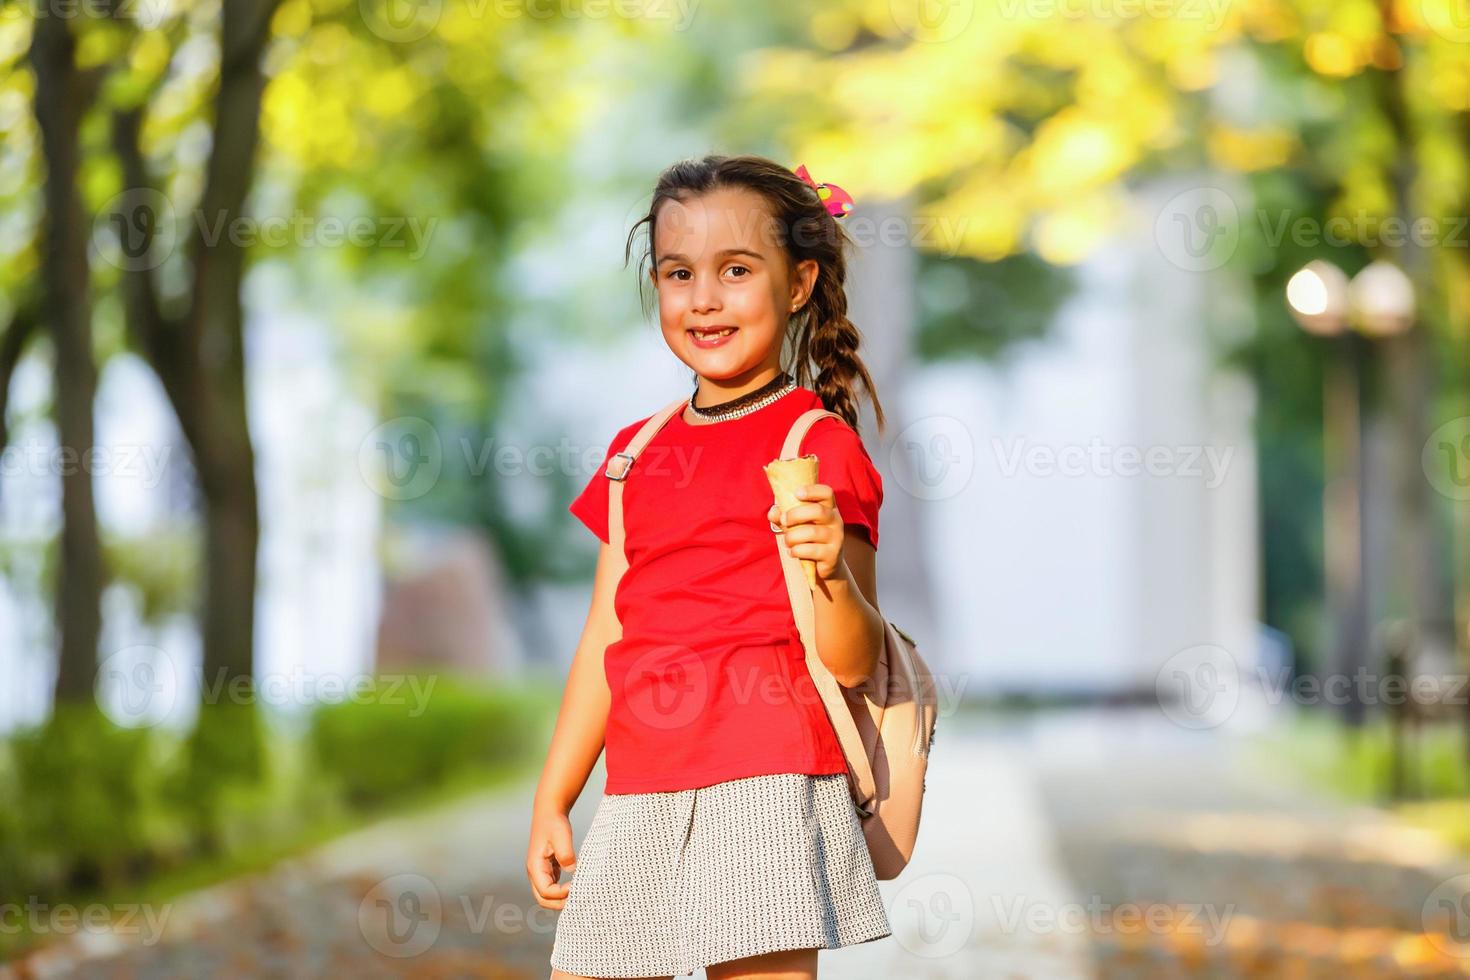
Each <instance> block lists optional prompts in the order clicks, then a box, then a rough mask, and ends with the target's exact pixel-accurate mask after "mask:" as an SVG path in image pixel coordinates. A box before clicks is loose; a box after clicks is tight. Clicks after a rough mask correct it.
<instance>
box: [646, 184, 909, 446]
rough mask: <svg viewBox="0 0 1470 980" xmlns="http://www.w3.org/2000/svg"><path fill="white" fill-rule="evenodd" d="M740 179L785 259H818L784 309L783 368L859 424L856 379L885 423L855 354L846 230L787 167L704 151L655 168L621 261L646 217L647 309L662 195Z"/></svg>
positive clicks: (689, 194)
mask: <svg viewBox="0 0 1470 980" xmlns="http://www.w3.org/2000/svg"><path fill="white" fill-rule="evenodd" d="M727 187H740V188H745V189H747V190H751V191H754V192H755V193H757V194H759V195H760V196H761V197H762V198H764V199H765V201H766V202H767V204H768V206H769V210H770V212H771V217H772V218H773V219H774V223H775V229H776V232H777V237H778V239H779V241H780V243H781V246H782V250H783V251H784V252H785V253H786V257H787V260H788V265H789V267H790V268H792V269H795V267H796V264H797V263H798V262H801V261H803V260H805V259H815V260H816V262H817V280H816V283H815V284H814V285H813V287H812V292H811V296H810V297H808V299H807V301H806V305H805V306H803V307H802V308H801V309H800V310H798V311H797V312H796V313H795V314H793V315H792V317H791V321H790V322H791V324H792V326H793V327H794V330H791V331H789V333H788V336H787V338H786V340H788V341H789V342H790V343H791V348H792V350H794V351H795V352H796V363H795V365H793V366H792V367H790V368H787V370H788V371H789V372H790V373H791V374H792V376H793V377H794V378H795V379H796V383H797V384H799V385H802V386H803V387H807V388H810V389H812V390H813V391H815V392H816V393H817V395H818V396H820V397H821V399H822V405H823V406H824V407H826V409H827V410H828V411H831V412H836V413H837V414H838V415H841V416H842V417H843V418H844V419H846V420H847V423H848V424H849V425H851V426H852V427H853V429H857V428H858V402H857V385H858V382H862V386H863V389H864V390H865V391H866V392H867V396H868V399H869V400H870V401H871V402H872V403H873V415H874V418H876V419H877V422H878V431H879V433H882V431H883V426H884V418H883V406H882V405H881V404H879V402H878V394H877V392H876V391H875V390H874V388H873V379H872V378H871V377H870V376H869V375H868V369H867V368H866V367H865V366H864V365H863V362H862V359H861V358H860V357H858V342H859V341H860V340H861V339H862V336H861V334H859V333H858V328H857V327H856V326H855V325H854V324H853V322H852V321H851V320H849V319H848V318H847V292H846V290H845V289H844V288H843V284H844V282H845V281H846V279H847V259H846V256H845V249H846V248H847V247H849V246H851V244H852V240H851V239H850V238H849V237H848V235H847V232H846V231H845V230H843V228H842V227H841V224H840V222H839V221H838V219H837V218H835V217H833V216H832V215H831V214H830V213H829V212H828V211H827V206H826V205H825V204H824V203H823V202H822V201H821V199H820V198H818V197H817V192H816V190H815V189H814V188H813V187H812V186H811V185H810V184H808V183H807V182H806V181H804V180H802V179H801V178H800V177H798V176H797V175H796V174H795V173H794V172H792V171H791V170H789V169H787V168H786V167H783V166H782V165H781V164H779V163H776V162H775V161H774V160H768V159H767V158H765V157H759V156H718V155H709V156H705V157H703V158H702V159H697V160H680V161H679V162H678V163H675V164H673V165H672V166H670V167H668V168H667V169H665V170H664V171H663V173H661V174H659V176H658V183H657V184H656V185H655V186H654V190H653V199H652V201H651V202H650V203H649V206H648V213H647V214H645V215H644V216H643V217H642V218H640V219H639V220H638V222H637V223H636V224H634V225H633V228H632V229H631V230H630V231H629V232H628V243H627V248H626V250H625V252H624V256H623V257H624V262H625V263H626V262H627V261H628V260H629V259H631V257H632V254H633V239H634V236H635V235H636V234H637V232H638V229H639V227H640V226H643V225H647V239H648V241H647V246H646V248H645V249H644V252H643V255H642V259H641V262H640V265H639V270H638V271H639V277H638V286H639V292H640V295H642V297H643V300H644V312H645V313H646V312H648V309H649V307H648V297H647V294H646V293H645V292H644V289H645V287H646V284H647V283H646V281H647V275H648V271H647V270H648V269H651V268H657V262H658V257H657V256H656V255H654V235H653V232H654V225H655V222H656V221H657V218H658V212H659V207H660V206H661V205H662V204H664V202H666V201H670V200H675V201H686V202H687V201H688V200H690V199H691V198H694V197H697V196H699V195H700V194H704V193H706V192H709V191H713V190H717V189H720V188H727Z"/></svg>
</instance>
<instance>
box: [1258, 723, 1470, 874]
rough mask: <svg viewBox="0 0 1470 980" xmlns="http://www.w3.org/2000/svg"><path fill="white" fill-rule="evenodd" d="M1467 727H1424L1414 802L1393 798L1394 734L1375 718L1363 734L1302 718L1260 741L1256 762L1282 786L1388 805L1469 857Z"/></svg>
mask: <svg viewBox="0 0 1470 980" xmlns="http://www.w3.org/2000/svg"><path fill="white" fill-rule="evenodd" d="M1465 740H1466V728H1465V723H1464V722H1458V721H1443V722H1437V723H1434V724H1432V725H1431V724H1426V725H1424V726H1423V727H1422V728H1421V730H1420V732H1419V733H1418V736H1417V738H1415V739H1414V740H1413V743H1412V744H1413V748H1412V751H1411V752H1409V753H1408V757H1409V758H1408V762H1407V764H1406V766H1405V770H1406V775H1407V777H1408V778H1407V782H1408V784H1409V786H1410V787H1411V788H1412V789H1413V790H1414V794H1415V795H1414V797H1413V798H1395V797H1394V795H1393V792H1392V771H1393V749H1392V730H1391V727H1390V725H1389V722H1388V719H1387V718H1384V717H1381V716H1376V717H1374V718H1371V719H1370V720H1369V721H1368V723H1367V724H1365V725H1364V726H1363V727H1362V728H1361V729H1358V730H1356V731H1354V730H1350V729H1348V728H1346V727H1345V726H1344V725H1343V724H1342V723H1341V721H1340V720H1339V719H1338V718H1337V717H1336V716H1335V715H1332V714H1330V713H1328V712H1299V713H1298V714H1296V715H1295V716H1294V717H1293V718H1291V719H1290V720H1288V721H1286V722H1284V723H1283V724H1282V725H1281V726H1280V727H1279V728H1275V729H1272V730H1271V731H1269V732H1267V733H1265V734H1262V735H1257V736H1254V737H1253V746H1252V748H1253V753H1252V759H1251V761H1252V762H1253V763H1254V764H1256V765H1258V766H1259V767H1260V769H1261V770H1263V771H1266V772H1269V773H1274V774H1275V776H1276V778H1279V779H1281V780H1282V781H1283V782H1289V783H1304V784H1306V785H1308V786H1311V787H1313V788H1315V789H1317V790H1320V791H1322V792H1324V793H1326V794H1328V795H1330V796H1333V797H1336V798H1337V799H1340V800H1343V801H1344V802H1348V803H1355V804H1367V805H1371V806H1377V807H1381V808H1383V809H1385V810H1387V811H1389V812H1390V813H1392V814H1393V815H1394V816H1395V817H1397V818H1399V819H1401V820H1403V821H1404V822H1405V823H1408V824H1411V825H1413V826H1416V827H1422V828H1424V829H1426V830H1429V831H1431V832H1433V833H1435V834H1437V835H1438V836H1439V837H1440V838H1441V839H1442V840H1444V841H1445V842H1446V843H1448V844H1449V845H1450V846H1451V847H1454V848H1455V849H1456V850H1457V851H1459V852H1460V853H1462V854H1466V855H1470V756H1467V752H1466V746H1465Z"/></svg>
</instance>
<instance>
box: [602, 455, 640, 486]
mask: <svg viewBox="0 0 1470 980" xmlns="http://www.w3.org/2000/svg"><path fill="white" fill-rule="evenodd" d="M620 456H621V457H622V458H623V459H625V460H627V462H626V463H624V464H623V468H622V470H620V471H619V472H618V473H617V474H616V475H614V474H613V465H614V461H615V460H617V459H618V457H620ZM634 458H635V457H634V456H633V454H632V453H613V454H612V456H611V457H610V458H609V459H608V461H607V469H605V470H603V472H602V475H603V476H605V477H607V478H608V479H609V480H625V479H627V477H628V471H629V470H630V469H632V468H633V460H634Z"/></svg>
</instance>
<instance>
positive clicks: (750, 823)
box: [526, 156, 891, 980]
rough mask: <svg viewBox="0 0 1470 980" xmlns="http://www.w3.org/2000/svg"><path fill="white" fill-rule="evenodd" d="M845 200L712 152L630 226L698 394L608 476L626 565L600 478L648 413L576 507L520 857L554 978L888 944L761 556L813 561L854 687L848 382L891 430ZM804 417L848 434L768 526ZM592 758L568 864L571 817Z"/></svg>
mask: <svg viewBox="0 0 1470 980" xmlns="http://www.w3.org/2000/svg"><path fill="white" fill-rule="evenodd" d="M834 194H835V196H836V198H837V200H836V201H831V202H829V203H824V199H829V198H832V197H833V196H834ZM844 198H845V195H843V194H841V192H840V189H837V188H831V189H829V188H828V185H816V184H814V183H813V182H812V181H811V178H810V177H809V176H807V175H806V171H805V168H802V169H801V171H800V176H798V174H797V173H793V172H792V171H790V170H788V169H786V168H785V167H783V166H781V165H779V164H777V163H774V162H772V161H770V160H767V159H765V158H762V157H753V156H739V157H723V156H707V157H705V158H704V159H702V160H697V161H684V162H681V163H677V164H675V165H674V166H672V167H670V168H668V169H667V170H666V171H664V173H663V174H661V175H660V177H659V181H658V185H657V187H656V189H655V191H654V195H653V199H652V202H651V205H650V207H649V210H648V214H647V215H645V216H644V217H643V218H642V219H640V220H639V222H638V223H637V224H635V225H634V228H633V232H634V233H636V232H637V230H638V226H639V225H643V224H645V223H646V224H647V226H648V235H647V239H648V247H647V251H646V252H645V253H644V256H643V260H644V261H645V262H647V265H648V274H649V278H650V280H651V282H652V283H653V286H654V288H655V289H656V291H657V295H658V309H659V322H660V325H661V327H662V330H663V336H664V340H665V341H666V342H667V344H668V346H669V349H670V350H671V351H673V353H674V356H676V357H678V358H679V360H681V361H683V362H684V363H685V364H687V365H688V366H689V367H690V368H691V369H693V371H694V378H695V388H694V391H693V394H692V395H691V397H690V398H689V399H688V401H687V403H686V404H685V405H684V407H683V410H682V411H680V412H677V413H675V414H674V415H673V416H671V417H670V418H669V419H668V421H667V422H666V423H665V424H664V425H663V427H662V428H661V429H660V430H659V431H658V432H657V434H656V435H655V436H654V437H653V439H652V440H651V441H650V442H649V443H648V445H647V446H646V447H645V448H644V450H643V452H642V453H641V454H640V455H639V456H638V458H637V461H636V463H635V464H634V465H633V466H632V467H631V468H630V469H629V470H628V471H627V472H626V474H625V479H624V483H623V491H622V496H623V514H624V528H625V539H624V547H623V549H622V552H623V553H622V554H615V553H614V549H613V548H612V546H611V544H610V538H609V530H608V493H609V491H608V486H607V485H608V481H609V476H608V475H607V473H606V470H607V467H608V464H609V463H610V462H613V463H614V465H613V475H614V476H617V475H619V474H618V470H619V467H620V465H621V463H622V461H617V462H614V461H613V456H614V454H615V453H617V452H619V451H621V450H622V449H623V447H625V446H626V445H627V444H628V443H629V441H630V440H631V439H632V438H633V436H634V435H635V434H636V433H637V432H638V430H639V429H641V428H642V426H643V423H644V422H645V421H647V418H651V417H652V416H648V417H647V418H644V419H640V420H638V421H636V422H634V423H632V424H631V425H628V426H626V427H624V428H623V429H622V430H620V431H619V432H618V434H617V436H616V437H615V438H614V439H613V440H612V443H611V445H609V447H608V452H607V455H606V456H605V457H604V460H603V468H601V469H599V470H598V471H597V472H596V473H595V474H594V475H593V476H592V478H591V479H590V480H589V482H588V483H587V486H586V488H585V489H584V490H583V491H582V492H581V494H580V495H579V496H578V497H577V499H576V500H575V501H573V503H572V505H571V508H570V509H571V511H572V513H573V514H575V515H576V516H577V517H578V518H579V519H581V520H582V521H583V523H585V524H586V525H587V526H588V528H590V529H591V530H592V531H593V532H594V533H595V534H596V535H597V536H598V537H599V538H600V539H601V540H602V541H603V546H602V548H601V551H600V553H599V557H598V561H597V572H596V577H595V580H594V583H593V587H592V606H591V610H590V611H589V613H588V616H587V621H586V624H585V626H584V628H583V632H582V637H581V640H580V642H579V643H578V646H577V651H576V654H575V655H574V657H573V662H572V667H571V671H570V674H569V676H568V680H567V686H566V691H565V694H564V696H563V700H562V705H561V710H560V712H559V714H558V717H557V722H556V729H555V733H554V735H553V737H552V741H551V747H550V750H549V752H548V755H547V760H546V766H545V769H544V771H543V773H542V776H541V780H540V783H539V785H538V787H537V790H536V796H535V802H534V804H533V812H532V819H531V839H530V846H529V848H528V851H527V856H526V872H527V875H528V876H529V878H530V881H531V886H532V889H533V890H534V892H535V895H536V900H537V902H538V903H539V904H541V905H542V906H544V907H546V908H552V909H560V910H561V914H560V916H559V917H558V921H557V929H556V940H555V945H554V947H553V951H552V954H551V965H552V967H553V970H552V974H551V976H552V978H553V980H557V978H577V977H597V978H602V977H672V976H676V975H683V974H690V973H693V972H694V971H696V970H698V969H699V968H700V967H705V968H706V972H707V975H708V977H709V978H710V980H728V978H736V977H751V976H757V975H759V976H762V977H772V976H780V977H790V978H810V977H815V976H816V968H817V950H818V949H823V948H832V947H837V946H848V945H852V944H855V943H862V942H867V941H869V940H873V939H880V938H882V937H885V936H888V935H891V932H890V929H889V923H888V918H887V915H886V914H885V911H884V908H883V903H882V900H881V898H880V896H879V893H878V885H877V881H876V879H875V877H874V873H873V864H872V860H871V858H870V857H869V855H868V851H867V845H866V843H865V841H864V838H863V833H862V829H861V826H860V824H859V820H858V816H857V812H856V810H855V809H854V806H853V803H852V801H851V798H850V796H849V791H848V784H847V776H846V768H847V767H846V762H845V760H844V757H843V754H842V750H841V747H840V746H839V744H838V742H837V738H836V734H835V732H834V731H833V728H832V725H831V722H830V721H829V720H828V718H827V716H826V713H825V709H824V708H823V705H822V701H821V699H820V697H819V695H818V694H817V691H816V688H815V686H814V685H813V683H812V680H811V675H810V673H809V672H808V671H807V667H806V662H805V653H804V651H803V648H802V642H801V635H800V633H799V632H798V630H797V628H796V624H795V619H794V616H793V614H792V611H791V605H790V600H789V596H788V594H787V592H786V588H785V584H784V580H783V578H782V569H781V559H780V554H779V552H778V550H777V545H776V542H775V541H774V540H772V537H771V535H772V532H773V531H774V530H779V531H780V533H782V534H784V535H785V540H786V541H787V543H788V544H789V546H790V549H791V553H792V554H793V555H794V556H795V557H797V558H804V559H811V560H812V561H813V562H815V565H816V571H817V588H816V589H815V590H814V591H813V605H814V606H815V612H816V636H817V640H818V646H819V651H818V653H819V656H820V657H821V660H822V662H823V663H824V664H825V665H826V666H827V667H828V668H829V669H830V670H831V672H832V674H833V676H834V677H835V678H836V679H837V681H838V682H839V683H840V684H843V685H846V686H855V685H857V684H859V683H861V682H862V681H863V680H864V679H865V678H866V677H867V676H868V674H869V673H870V672H871V671H872V669H873V666H874V664H875V663H876V660H877V657H878V653H879V651H880V650H881V649H882V643H883V620H882V617H881V614H880V613H879V611H878V600H877V595H876V590H875V587H874V564H875V557H876V547H877V544H878V509H879V506H880V505H881V503H882V500H883V486H882V480H881V478H880V477H879V475H878V472H877V470H876V469H875V468H874V466H873V463H872V460H871V459H870V458H869V456H868V454H867V451H866V450H865V449H864V448H863V444H862V442H861V440H860V439H859V438H858V434H857V432H856V428H855V427H856V425H857V392H856V390H855V389H856V385H857V383H858V382H861V383H862V385H863V388H864V390H865V391H866V393H867V395H868V397H869V398H870V399H871V400H872V404H873V409H874V415H875V418H876V419H877V422H878V426H879V431H880V432H881V431H882V428H883V424H884V419H883V410H882V407H881V406H880V405H879V404H878V400H877V397H876V395H875V393H874V391H873V386H872V381H871V379H870V378H869V376H868V371H867V369H866V368H865V367H864V366H863V363H862V361H861V360H860V359H859V358H858V356H857V346H858V340H859V334H858V331H857V328H856V327H854V326H853V324H852V323H851V322H850V321H849V320H848V319H847V299H846V296H845V294H844V292H843V281H844V277H845V269H846V263H845V259H844V253H843V248H844V246H846V245H848V244H849V242H850V240H849V239H848V237H847V236H846V234H845V233H844V232H843V231H842V230H841V229H840V227H839V226H838V223H837V221H836V220H835V213H840V212H841V211H845V210H846V206H845V205H842V204H840V203H837V202H840V201H841V200H842V199H844ZM632 247H633V234H632V233H630V235H629V240H628V251H627V255H628V256H631V254H632ZM640 282H641V276H640ZM783 348H784V349H789V350H790V351H794V357H793V358H792V359H791V360H790V362H789V363H790V371H788V370H787V369H783V367H782V363H783ZM792 373H794V375H795V376H794V377H793V376H792ZM813 379H814V380H813ZM818 407H825V408H826V409H828V410H830V411H833V412H836V413H838V414H839V415H841V416H842V418H843V419H845V420H846V421H847V423H848V424H847V425H844V424H843V423H842V422H840V421H838V420H837V419H832V418H823V419H820V420H818V421H817V422H816V424H815V425H813V426H812V428H811V431H810V432H809V433H808V435H807V437H806V438H805V439H804V440H803V441H802V445H801V452H802V453H803V454H806V453H816V454H817V456H818V467H819V469H818V475H819V479H820V482H818V483H816V484H813V485H811V486H809V487H807V488H806V489H805V492H803V493H802V494H800V497H801V499H802V500H804V501H806V502H805V503H803V504H801V505H800V506H797V507H794V508H790V509H789V510H787V511H786V512H785V513H784V514H783V513H780V512H779V511H778V508H777V507H776V506H774V505H773V504H772V503H771V499H772V494H771V488H770V486H769V484H768V483H767V481H766V477H765V474H764V473H763V471H762V469H761V467H762V465H763V464H764V463H766V462H768V461H769V460H771V459H773V458H775V457H776V456H778V455H779V454H780V449H781V444H782V442H783V441H784V439H785V437H786V433H787V431H788V429H789V428H790V426H791V423H792V422H793V421H794V420H795V419H796V418H797V417H798V416H799V415H801V414H802V413H803V412H806V411H808V410H809V409H812V408H818ZM777 522H779V527H778V524H777ZM604 744H605V745H606V749H607V766H606V768H607V782H606V785H605V787H604V791H603V796H602V799H601V801H600V802H599V804H598V806H597V810H596V812H595V814H594V816H593V819H592V823H591V826H590V827H589V828H588V831H587V835H586V838H585V840H584V841H583V844H582V848H581V851H580V853H577V852H576V851H574V849H573V847H572V833H571V825H570V822H569V820H568V813H569V811H570V810H571V807H572V805H573V803H574V802H575V801H576V799H577V797H578V796H579V794H580V793H581V790H582V787H583V785H584V784H585V782H586V780H587V777H588V775H589V774H590V772H591V770H592V768H593V766H594V765H595V764H596V762H597V758H598V755H599V754H600V753H601V751H602V749H603V747H604ZM562 871H567V872H573V871H574V872H575V873H574V874H573V876H572V878H571V880H570V881H569V882H561V881H560V878H561V872H562Z"/></svg>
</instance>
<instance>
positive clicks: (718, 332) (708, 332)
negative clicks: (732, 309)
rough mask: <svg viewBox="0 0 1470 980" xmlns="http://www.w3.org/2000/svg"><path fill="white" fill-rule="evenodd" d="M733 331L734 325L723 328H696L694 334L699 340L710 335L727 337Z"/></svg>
mask: <svg viewBox="0 0 1470 980" xmlns="http://www.w3.org/2000/svg"><path fill="white" fill-rule="evenodd" d="M734 332H735V328H734V327H727V328H725V329H724V330H696V331H694V334H695V336H697V337H698V338H699V339H700V340H709V339H710V338H712V337H728V336H729V335H730V334H732V333H734Z"/></svg>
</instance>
